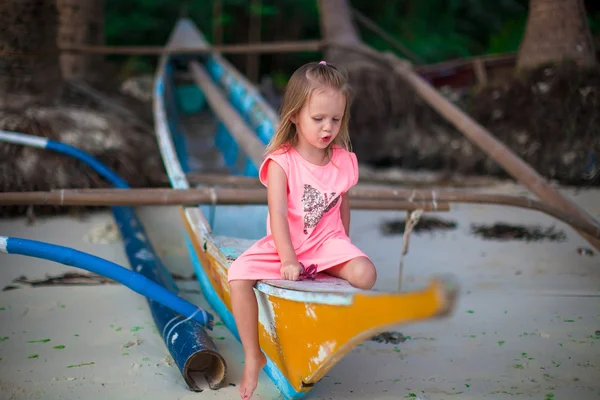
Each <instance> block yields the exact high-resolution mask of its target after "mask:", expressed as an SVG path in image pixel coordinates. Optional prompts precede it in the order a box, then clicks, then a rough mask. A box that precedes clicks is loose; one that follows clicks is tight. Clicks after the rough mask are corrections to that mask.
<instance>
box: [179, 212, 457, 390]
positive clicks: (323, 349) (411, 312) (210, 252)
mask: <svg viewBox="0 0 600 400" xmlns="http://www.w3.org/2000/svg"><path fill="white" fill-rule="evenodd" d="M182 214H183V220H184V222H185V227H186V232H187V238H188V246H189V250H190V255H191V258H192V261H193V262H194V264H195V268H196V273H197V276H198V279H199V281H200V284H201V286H202V289H203V292H204V295H205V296H206V298H207V300H208V301H209V303H210V304H211V306H212V307H213V308H214V309H215V311H216V312H217V313H218V314H219V315H220V317H221V318H222V319H223V322H224V323H225V325H226V326H227V327H228V328H229V329H230V330H231V331H232V333H233V334H234V335H235V336H236V337H237V338H238V340H239V335H238V333H237V328H236V326H235V321H234V320H233V316H232V314H231V301H230V292H229V284H228V282H227V268H228V264H229V263H230V262H231V258H229V259H228V257H227V255H226V254H225V253H224V252H223V251H222V248H220V247H219V246H218V245H217V244H216V243H215V241H214V240H211V239H212V238H211V234H210V232H208V228H207V226H208V225H207V224H205V221H204V218H203V217H202V214H201V212H200V210H199V209H191V208H189V209H182ZM241 250H242V249H240V251H241ZM331 280H335V281H337V280H338V279H337V278H317V280H316V281H314V282H307V283H306V284H307V285H315V286H316V287H317V288H319V289H321V288H327V287H331V288H333V285H334V284H333V283H331V282H330V281H331ZM278 283H281V284H278ZM289 286H290V285H288V284H286V282H285V281H282V282H279V281H271V282H259V283H258V284H257V286H256V288H255V292H256V296H257V301H258V305H259V322H260V323H259V340H260V346H261V349H262V350H263V352H264V353H265V355H266V356H267V358H268V363H267V366H266V367H265V370H266V373H267V374H268V375H269V377H270V378H271V379H272V381H273V382H274V383H275V384H276V385H277V387H278V388H279V389H280V391H281V392H282V394H283V395H284V396H285V397H286V398H288V399H297V398H301V397H302V396H303V395H304V394H306V392H308V391H309V390H310V389H311V387H312V386H313V385H314V384H315V383H316V382H318V381H319V380H320V379H321V378H322V377H323V376H324V375H325V373H326V372H327V371H328V370H329V369H331V368H332V367H333V366H334V365H335V364H336V363H337V362H338V361H340V360H341V359H342V358H343V357H344V355H345V354H347V353H348V352H349V351H351V350H352V349H353V348H354V347H355V346H356V345H358V344H359V343H361V342H362V341H364V340H366V339H368V338H370V337H372V336H374V335H376V334H377V333H380V332H383V331H385V330H387V329H389V328H390V327H392V326H397V325H399V324H403V323H408V322H413V321H419V320H425V319H429V318H434V317H440V316H444V315H447V314H448V312H449V311H450V310H451V309H452V308H453V306H454V303H455V297H456V288H455V287H454V285H453V284H451V283H449V282H447V281H445V280H442V279H434V280H432V281H431V283H430V284H429V285H428V287H426V288H425V289H423V290H418V291H410V292H397V293H382V292H377V291H359V290H352V291H344V290H326V289H324V290H322V291H316V290H290V288H289Z"/></svg>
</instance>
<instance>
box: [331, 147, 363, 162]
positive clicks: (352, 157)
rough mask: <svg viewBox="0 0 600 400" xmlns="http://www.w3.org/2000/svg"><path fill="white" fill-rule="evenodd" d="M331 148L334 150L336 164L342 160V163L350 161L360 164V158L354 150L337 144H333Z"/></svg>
mask: <svg viewBox="0 0 600 400" xmlns="http://www.w3.org/2000/svg"><path fill="white" fill-rule="evenodd" d="M331 148H332V150H333V154H332V159H333V161H334V162H335V163H336V164H337V163H339V162H341V163H342V164H344V163H350V164H356V165H357V166H358V160H357V158H356V154H354V152H352V151H349V150H346V149H345V148H343V147H342V146H339V145H337V144H336V145H333V146H332V147H331Z"/></svg>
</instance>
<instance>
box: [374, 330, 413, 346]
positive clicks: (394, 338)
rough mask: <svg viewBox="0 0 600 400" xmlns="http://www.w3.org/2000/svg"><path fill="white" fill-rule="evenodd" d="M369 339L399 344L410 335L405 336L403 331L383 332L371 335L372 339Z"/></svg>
mask: <svg viewBox="0 0 600 400" xmlns="http://www.w3.org/2000/svg"><path fill="white" fill-rule="evenodd" d="M369 340H371V341H373V342H378V343H386V344H387V343H391V344H399V343H404V342H406V341H407V340H408V337H407V336H404V335H403V334H402V333H401V332H382V333H380V334H378V335H375V336H373V337H371V339H369Z"/></svg>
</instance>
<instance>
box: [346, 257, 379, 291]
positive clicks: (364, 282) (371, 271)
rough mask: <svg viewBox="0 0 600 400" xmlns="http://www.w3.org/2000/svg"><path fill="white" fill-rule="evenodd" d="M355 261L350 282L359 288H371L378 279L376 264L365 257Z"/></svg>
mask: <svg viewBox="0 0 600 400" xmlns="http://www.w3.org/2000/svg"><path fill="white" fill-rule="evenodd" d="M355 261H356V262H355V265H354V266H353V268H352V271H351V274H350V284H351V285H352V286H354V287H357V288H359V289H364V290H368V289H371V288H372V287H373V286H374V285H375V282H376V281H377V270H376V269H375V265H373V263H372V262H371V261H370V260H369V259H368V258H364V257H361V258H360V259H357V260H355Z"/></svg>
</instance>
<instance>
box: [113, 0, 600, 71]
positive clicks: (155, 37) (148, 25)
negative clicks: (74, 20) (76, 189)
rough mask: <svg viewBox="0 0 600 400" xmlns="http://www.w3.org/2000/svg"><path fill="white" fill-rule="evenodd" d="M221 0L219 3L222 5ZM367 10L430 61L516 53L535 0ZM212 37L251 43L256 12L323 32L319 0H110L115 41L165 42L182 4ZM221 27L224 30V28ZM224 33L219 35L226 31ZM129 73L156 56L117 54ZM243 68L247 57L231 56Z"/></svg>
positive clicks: (596, 25)
mask: <svg viewBox="0 0 600 400" xmlns="http://www.w3.org/2000/svg"><path fill="white" fill-rule="evenodd" d="M217 3H219V5H220V7H219V8H220V11H219V8H217V7H216V6H215V4H217ZM350 3H351V6H352V7H353V8H355V9H356V10H359V11H360V12H361V13H362V14H364V15H366V16H368V17H369V18H370V19H371V20H373V21H374V22H375V23H376V24H377V25H378V26H379V27H381V28H382V29H383V30H384V31H385V32H386V33H388V34H389V35H391V36H392V37H393V38H394V39H396V40H397V41H398V42H400V43H401V44H403V45H404V46H405V47H407V48H408V49H410V50H411V52H412V53H414V54H415V55H417V56H418V57H419V58H420V59H421V60H422V61H423V62H424V63H435V62H440V61H444V60H449V59H454V58H463V57H469V56H477V55H484V54H498V53H506V52H514V51H517V50H518V48H519V44H520V43H521V40H522V38H523V33H524V30H525V23H526V21H527V13H528V3H529V1H528V0H494V1H483V0H386V1H371V0H353V1H351V2H350ZM184 7H185V8H186V9H187V11H188V15H189V16H190V17H191V18H192V19H193V20H194V21H195V22H196V24H198V26H199V28H200V29H201V30H202V32H203V33H204V34H205V35H206V37H207V39H208V40H209V41H210V42H212V43H245V42H247V41H248V31H249V25H250V19H251V18H252V17H253V16H254V15H260V18H261V30H260V31H261V32H260V35H261V36H260V37H261V40H262V41H275V40H300V39H307V40H309V39H319V38H321V31H320V26H319V8H318V1H317V0H261V1H256V0H215V1H205V0H202V1H201V0H196V1H186V0H175V1H168V0H128V1H123V0H105V34H106V43H107V44H108V45H159V46H160V45H163V44H164V43H165V41H166V38H167V36H168V35H169V32H170V31H171V29H172V27H173V24H174V23H175V21H176V19H177V18H178V17H179V16H180V13H181V11H182V9H183V8H184ZM585 7H586V10H587V14H588V15H587V17H588V22H589V25H590V29H591V31H592V34H593V35H594V36H595V37H598V35H599V34H600V1H597V0H586V1H585ZM219 28H220V29H219ZM219 33H220V34H219ZM360 35H361V38H362V40H363V41H364V42H365V43H367V44H369V45H371V46H372V47H374V48H376V49H378V50H390V49H392V47H390V45H389V44H388V43H387V42H386V41H385V40H384V39H383V38H381V37H380V36H379V35H377V34H375V33H373V32H371V31H369V30H367V29H364V28H361V29H360ZM215 36H218V37H215ZM316 56H317V54H316V53H310V52H307V53H289V54H284V55H279V56H272V55H262V56H261V57H260V58H261V59H260V67H261V72H263V73H269V74H271V75H273V76H274V77H280V78H281V79H280V80H279V82H281V80H285V77H286V76H287V75H289V73H290V71H293V69H295V68H296V67H297V66H298V65H299V64H301V63H303V62H305V61H307V60H314V59H315V57H316ZM111 58H112V59H113V60H118V61H119V62H120V63H122V64H123V69H122V72H123V73H124V74H130V73H139V72H152V71H153V68H154V63H155V61H156V57H148V56H130V57H123V56H112V57H111ZM231 58H232V59H233V61H234V62H236V61H237V62H238V63H239V64H240V65H239V66H238V67H239V68H240V69H242V70H243V59H242V57H240V56H238V57H236V56H232V57H231Z"/></svg>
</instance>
